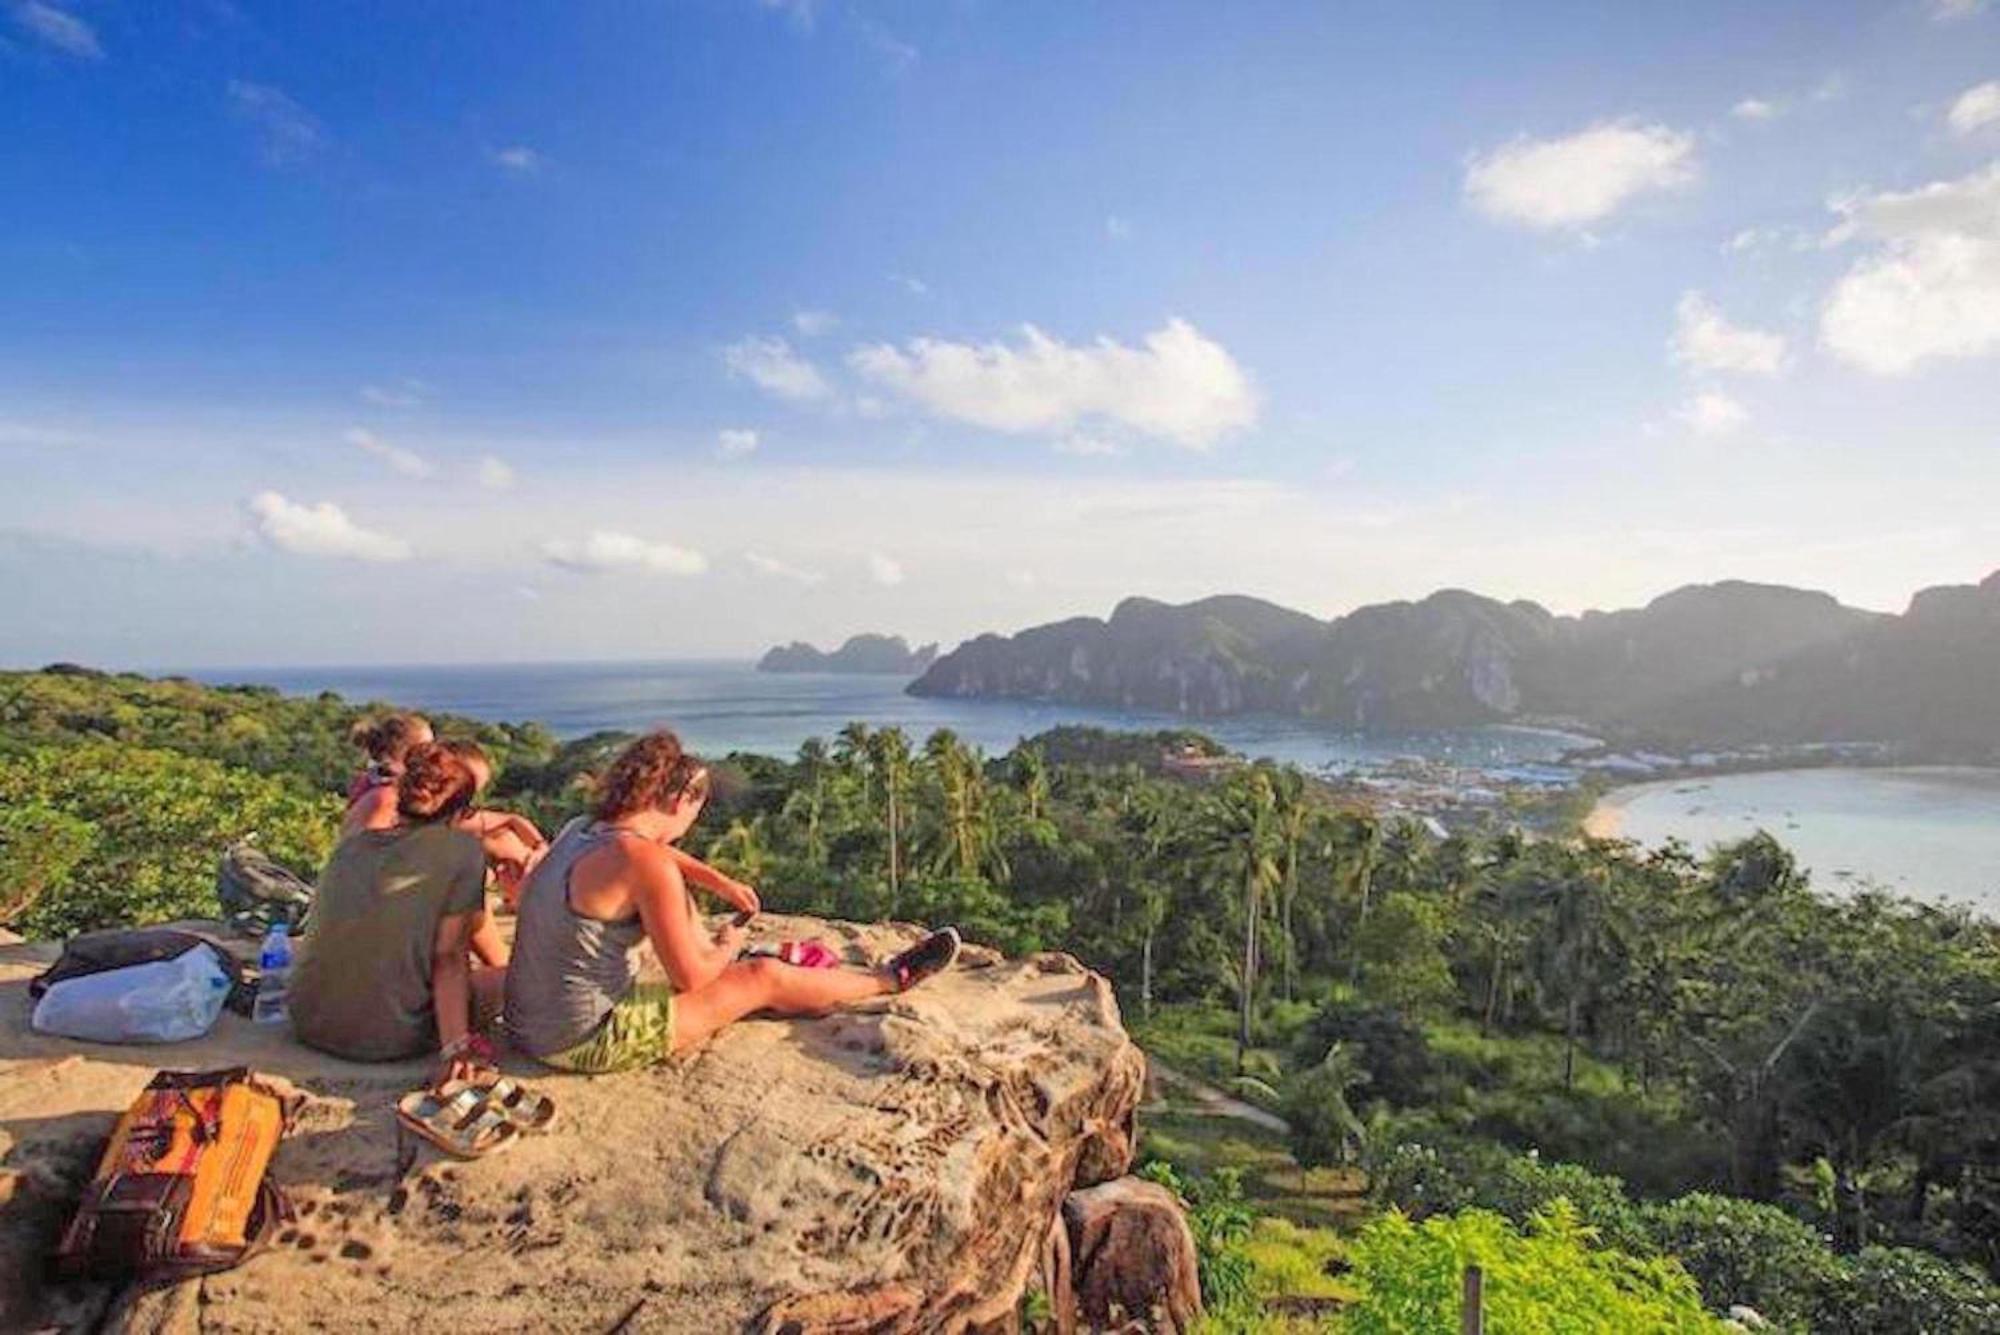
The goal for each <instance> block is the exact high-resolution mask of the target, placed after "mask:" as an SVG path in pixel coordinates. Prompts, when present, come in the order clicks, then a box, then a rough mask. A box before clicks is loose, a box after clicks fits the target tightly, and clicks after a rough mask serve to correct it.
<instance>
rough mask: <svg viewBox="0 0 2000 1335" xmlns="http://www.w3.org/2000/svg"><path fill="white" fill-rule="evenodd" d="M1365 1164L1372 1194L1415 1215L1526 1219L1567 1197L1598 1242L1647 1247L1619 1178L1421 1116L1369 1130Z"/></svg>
mask: <svg viewBox="0 0 2000 1335" xmlns="http://www.w3.org/2000/svg"><path fill="white" fill-rule="evenodd" d="M1367 1166H1368V1173H1369V1189H1370V1191H1371V1192H1372V1193H1373V1194H1374V1196H1375V1199H1376V1201H1377V1202H1378V1203H1380V1204H1382V1205H1386V1206H1393V1207H1394V1208H1396V1209H1398V1210H1401V1211H1403V1212H1404V1213H1406V1214H1409V1215H1412V1216H1415V1217H1418V1218H1422V1217H1425V1216H1428V1215H1434V1214H1450V1213H1453V1212H1455V1211H1459V1210H1464V1209H1469V1208H1478V1209H1484V1210H1491V1211H1494V1212H1496V1213H1498V1214H1500V1215H1501V1216H1503V1217H1505V1218H1507V1219H1509V1220H1512V1221H1513V1222H1514V1223H1517V1224H1525V1223H1526V1222H1527V1221H1528V1220H1530V1219H1532V1218H1533V1217H1534V1216H1535V1215H1537V1214H1539V1213H1542V1212H1545V1211H1547V1210H1548V1209H1549V1208H1550V1207H1551V1206H1553V1205H1554V1204H1555V1202H1556V1201H1558V1200H1565V1201H1568V1202H1569V1204H1570V1206H1571V1208H1573V1209H1574V1210H1575V1211H1576V1213H1577V1216H1578V1218H1579V1219H1580V1220H1581V1221H1582V1223H1583V1224H1584V1225H1585V1226H1586V1227H1588V1228H1591V1229H1593V1230H1595V1231H1596V1233H1597V1235H1598V1236H1599V1237H1601V1238H1602V1239H1603V1240H1604V1241H1606V1242H1608V1243H1610V1244H1612V1245H1614V1246H1618V1247H1624V1248H1627V1249H1629V1250H1647V1249H1648V1248H1647V1241H1648V1238H1647V1233H1646V1231H1645V1229H1644V1227H1643V1224H1642V1222H1641V1219H1640V1215H1639V1210H1638V1207H1636V1206H1635V1205H1634V1204H1633V1203H1632V1201H1631V1199H1630V1198H1629V1197H1628V1196H1627V1195H1626V1194H1625V1184H1624V1183H1623V1182H1621V1181H1620V1180H1619V1179H1617V1178H1615V1177H1611V1176H1608V1175H1606V1174H1603V1173H1594V1172H1592V1171H1591V1170H1589V1169H1588V1168H1584V1167H1581V1166H1580V1165H1577V1164H1572V1163H1552V1162H1549V1161H1547V1160H1544V1159H1543V1158H1542V1157H1541V1156H1539V1155H1537V1154H1534V1153H1528V1154H1520V1153H1517V1152H1515V1151H1513V1150H1509V1149H1507V1148H1506V1147H1504V1146H1501V1145H1495V1144H1493V1143H1492V1142H1490V1141H1484V1140H1462V1139H1457V1138H1455V1137H1451V1136H1449V1135H1444V1136H1439V1135H1437V1134H1436V1133H1435V1131H1434V1129H1433V1128H1431V1127H1428V1126H1426V1125H1425V1124H1424V1123H1423V1122H1421V1121H1417V1122H1414V1123H1412V1122H1409V1121H1406V1120H1403V1119H1383V1120H1382V1121H1380V1122H1378V1123H1377V1125H1376V1126H1375V1127H1374V1128H1371V1130H1370V1132H1369V1156H1368V1165H1367Z"/></svg>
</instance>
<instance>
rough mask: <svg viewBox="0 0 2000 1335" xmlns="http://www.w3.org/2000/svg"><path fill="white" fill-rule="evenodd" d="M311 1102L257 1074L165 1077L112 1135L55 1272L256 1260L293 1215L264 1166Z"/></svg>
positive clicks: (134, 1275)
mask: <svg viewBox="0 0 2000 1335" xmlns="http://www.w3.org/2000/svg"><path fill="white" fill-rule="evenodd" d="M301 1102H303V1100H302V1099H300V1098H299V1096H298V1095H296V1094H288V1093H283V1092H280V1091H279V1090H277V1089H275V1088H273V1087H272V1086H271V1085H270V1084H268V1083H267V1082H265V1081H263V1080H261V1079H259V1078H258V1076H257V1075H256V1074H255V1073H254V1072H252V1071H251V1070H250V1069H249V1068H247V1067H236V1068H233V1069H231V1070H226V1071H202V1072H191V1071H161V1072H159V1073H158V1074H157V1075H155V1076H154V1077H153V1079H152V1081H151V1082H150V1083H148V1084H147V1086H146V1088H145V1089H144V1091H142V1092H141V1093H140V1095H139V1097H138V1098H137V1099H135V1100H134V1101H133V1103H132V1106H131V1107H130V1108H129V1109H127V1110H126V1112H125V1115H124V1116H122V1117H120V1118H119V1119H118V1125H117V1126H116V1127H115V1128H113V1130H112V1132H111V1143H110V1144H109V1145H107V1146H105V1149H104V1157H103V1159H102V1160H100V1161H99V1163H98V1165H97V1174H96V1176H95V1177H93V1178H92V1179H91V1182H90V1185H89V1186H88V1187H87V1188H85V1190H84V1197H83V1203H82V1205H81V1206H79V1207H78V1209H77V1212H76V1217H75V1218H74V1219H72V1220H71V1221H70V1224H69V1227H68V1228H67V1229H65V1230H64V1231H63V1237H62V1243H61V1245H60V1246H59V1247H58V1248H57V1251H56V1263H57V1267H58V1268H59V1269H60V1270H61V1271H62V1272H63V1273H65V1274H69V1275H89V1276H91V1277H94V1278H98V1279H164V1278H179V1277H182V1276H186V1275H195V1274H203V1273H206V1272H209V1271H214V1270H226V1269H228V1268H229V1267H230V1266H233V1265H235V1264H237V1263H238V1262H239V1261H241V1260H243V1259H244V1258H245V1257H246V1256H249V1255H250V1254H251V1253H252V1252H254V1251H255V1250H256V1249H257V1248H258V1247H259V1246H260V1245H261V1244H262V1243H263V1242H264V1241H265V1240H266V1239H267V1238H268V1236H269V1235H270V1233H271V1232H272V1230H273V1229H275V1228H276V1226H277V1225H278V1223H279V1222H280V1221H281V1220H283V1219H287V1218H290V1217H291V1207H290V1205H289V1204H288V1203H287V1202H286V1201H285V1199H284V1197H283V1195H282V1194H281V1193H280V1192H279V1191H278V1188H277V1186H276V1185H275V1184H273V1183H272V1182H270V1181H269V1180H268V1179H267V1178H266V1176H265V1170H266V1169H268V1168H269V1167H270V1164H271V1156H272V1154H273V1153H274V1152H276V1150H277V1148H278V1141H279V1140H280V1139H281V1138H282V1137H283V1136H284V1134H285V1131H286V1130H287V1129H288V1128H289V1126H290V1125H291V1120H292V1117H293V1115H294V1114H295V1113H296V1112H297V1109H298V1105H299V1104H300V1103H301Z"/></svg>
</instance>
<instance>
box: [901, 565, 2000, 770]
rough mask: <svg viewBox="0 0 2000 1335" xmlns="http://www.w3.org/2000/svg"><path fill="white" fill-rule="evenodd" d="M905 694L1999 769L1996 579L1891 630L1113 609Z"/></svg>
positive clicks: (1667, 603) (1758, 598)
mask: <svg viewBox="0 0 2000 1335" xmlns="http://www.w3.org/2000/svg"><path fill="white" fill-rule="evenodd" d="M909 690H910V693H911V694H913V695H919V696H950V697H961V698H995V699H1031V700H1059V701H1064V702H1068V703H1074V704H1089V705H1099V706H1106V707H1112V708H1122V709H1146V710H1159V711H1164V712H1168V713H1175V714H1182V715H1189V716H1196V717H1218V716H1225V715H1233V714H1254V713H1268V714H1280V715H1286V716H1290V717H1299V718H1313V719H1322V720H1325V721H1326V722H1327V723H1329V724H1335V725H1339V726H1345V727H1357V728H1391V729H1399V728H1441V727H1463V726H1470V725H1478V724H1488V723H1509V722H1511V723H1537V724H1554V725H1561V726H1570V727H1576V728H1580V729H1584V730H1588V731H1592V732H1596V733H1598V734H1599V735H1601V736H1604V737H1606V738H1611V739H1617V740H1619V741H1620V742H1621V743H1625V744H1653V745H1659V746H1669V747H1676V746H1677V747H1687V746H1728V745H1739V744H1751V743H1799V742H1827V741H1855V742H1874V743H1881V744H1885V745H1888V746H1893V747H1896V748H1898V749H1899V750H1900V751H1901V752H1902V753H1904V754H1905V755H1906V756H1921V757H1926V758H1936V759H1954V760H1965V761H1971V762H1976V763H1988V764H1991V763H1996V762H2000V572H1996V573H1994V574H1993V575H1990V576H1988V577H1987V578H1986V579H1985V580H1984V581H1983V582H1982V583H1979V584H1977V585H1951V586H1944V587H1939V588H1932V589H1925V590H1923V591H1922V592H1920V593H1918V594H1917V595H1916V596H1915V597H1914V598H1913V599H1912V600H1911V602H1910V605H1909V608H1908V609H1907V610H1906V611H1905V612H1903V613H1902V614H1901V615H1890V614H1884V613H1878V612H1869V611H1863V610H1861V609H1859V608H1854V607H1848V606H1845V605H1843V604H1841V603H1840V602H1839V601H1837V600H1836V599H1834V598H1833V597H1832V596H1831V595H1829V594H1825V593H1818V592H1813V591H1810V590H1805V589H1794V588H1787V587H1784V586H1782V585H1772V584H1751V583H1745V582H1742V581H1728V582H1724V583H1718V584H1703V585H1691V586H1688V587H1686V588H1681V589H1676V590H1674V591H1673V592H1671V593H1667V594H1664V595H1662V596H1660V597H1658V598H1655V599H1654V600H1653V601H1652V602H1650V603H1648V604H1646V605H1645V606H1644V607H1640V608H1632V609H1627V610H1623V611H1615V612H1585V613H1583V614H1582V615H1581V616H1557V615H1555V614H1554V613H1551V612H1550V611H1549V610H1548V609H1546V608H1544V607H1542V606H1541V605H1540V604H1537V603H1533V602H1526V601H1516V602H1500V601H1498V600H1496V599H1492V598H1487V597H1482V596H1481V595H1479V594H1476V593H1468V592H1466V591H1464V590H1460V589H1447V590H1443V591H1441V592H1438V593H1434V594H1432V595H1430V596H1429V597H1428V598H1425V599H1423V600H1422V601H1420V602H1394V603H1381V604H1376V605H1373V606H1369V607H1363V608H1360V609H1358V610H1356V611H1353V612H1350V613H1348V614H1347V615H1346V616H1342V617H1336V618H1334V619H1333V620H1331V621H1321V620H1319V619H1318V618H1315V617H1311V616H1308V615H1306V614H1305V613H1303V612H1296V611H1292V610H1290V609H1288V608H1284V607H1279V606H1277V605H1276V604H1273V603H1268V602H1264V601H1262V600H1260V599H1256V598H1248V597H1241V596H1233V595H1231V596H1221V597H1215V598H1205V599H1202V600H1201V601H1199V602H1193V603H1186V604H1181V605H1178V606H1176V605H1171V604H1167V603H1162V602H1156V601H1154V600H1152V599H1149V598H1128V599H1126V600H1125V601H1123V602H1121V603H1120V604H1118V606H1117V608H1116V609H1115V610H1114V611H1113V612H1112V614H1111V617H1110V619H1109V620H1100V619H1098V618H1096V617H1075V618H1072V619H1070V620H1067V621H1058V622H1053V623H1051V624H1048V625H1043V626H1036V627H1033V628H1031V629H1028V630H1024V631H1021V632H1020V633H1019V634H1016V635H1012V636H1002V635H982V636H980V637H978V638H977V639H974V640H969V641H967V642H966V643H964V644H962V645H960V646H959V647H958V648H957V649H955V650H953V651H952V652H951V653H948V654H946V655H944V656H943V657H941V658H939V659H938V660H937V662H935V663H933V664H932V665H931V667H930V669H929V670H928V671H927V672H925V673H924V674H923V676H921V677H920V678H918V679H917V680H916V681H915V682H913V683H911V685H910V687H909Z"/></svg>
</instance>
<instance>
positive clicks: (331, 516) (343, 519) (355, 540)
mask: <svg viewBox="0 0 2000 1335" xmlns="http://www.w3.org/2000/svg"><path fill="white" fill-rule="evenodd" d="M250 513H251V514H252V515H253V516H254V517H255V518H256V521H257V531H258V533H260V534H261V535H263V538H264V541H266V542H268V543H270V544H271V545H272V546H273V547H277V548H280V549H282V550H284V551H288V552H295V553H297V554H298V555H300V556H329V557H336V558H341V559H344V560H350V561H405V560H408V559H409V556H410V544H409V543H407V542H404V541H403V540H402V539H401V538H392V537H390V536H389V535H388V534H386V533H377V532H375V531H373V530H372V529H365V528H362V527H361V526H360V525H359V524H357V523H355V522H354V521H353V520H351V519H349V518H348V517H347V512H346V511H344V510H342V509H341V508H340V507H339V506H337V505H335V504H334V503H333V502H332V501H321V502H320V503H319V504H318V505H301V504H299V503H297V502H295V501H288V500H286V499H285V498H284V497H283V496H280V495H279V494H278V493H277V492H275V491H264V492H259V493H258V494H257V495H256V496H254V497H252V498H251V501H250Z"/></svg>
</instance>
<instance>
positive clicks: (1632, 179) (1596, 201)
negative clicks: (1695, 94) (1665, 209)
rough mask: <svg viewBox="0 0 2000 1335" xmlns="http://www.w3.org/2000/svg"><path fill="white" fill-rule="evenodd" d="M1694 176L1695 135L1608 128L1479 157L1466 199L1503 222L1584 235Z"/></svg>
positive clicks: (1627, 125)
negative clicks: (1652, 193)
mask: <svg viewBox="0 0 2000 1335" xmlns="http://www.w3.org/2000/svg"><path fill="white" fill-rule="evenodd" d="M1697 170H1698V168H1697V164H1696V162H1695V143H1694V136H1693V135H1690V134H1683V133H1682V132H1680V131H1678V130H1672V129H1668V128H1667V127H1666V126H1664V125H1640V124H1637V123H1634V122H1632V121H1607V122H1604V123H1602V124H1598V125H1593V126H1591V127H1590V128H1589V129H1587V130H1583V131H1580V132H1579V133H1576V134H1573V135H1569V136H1567V137H1565V138H1561V139H1530V138H1527V137H1526V136H1522V137H1520V138H1518V139H1515V140H1514V141H1513V142H1512V143H1509V144H1504V145H1502V146H1501V147H1499V148H1496V149H1494V150H1493V151H1492V152H1490V153H1487V154H1484V155H1482V156H1479V157H1476V158H1474V159H1473V160H1472V163H1471V165H1470V166H1468V167H1467V168H1466V171H1465V193H1466V197H1467V198H1468V199H1470V200H1471V201H1472V205H1473V207H1474V208H1476V209H1478V210H1479V211H1480V212H1481V213H1484V214H1485V215H1486V216H1487V217H1489V218H1495V219H1498V220H1500V221H1502V222H1512V223H1520V224H1522V225H1523V226H1527V227H1544V228H1579V227H1586V226H1588V225H1589V224H1591V223H1595V222H1600V221H1602V220H1603V219H1605V218H1608V217H1610V216H1611V215H1612V214H1613V213H1616V212H1617V211H1618V210H1619V209H1620V208H1621V207H1623V206H1624V205H1625V204H1626V203H1628V202H1630V201H1631V200H1633V199H1635V198H1637V197H1638V196H1640V195H1643V194H1646V193H1648V192H1650V191H1657V190H1672V189H1675V188H1677V187H1680V186H1684V185H1686V184H1688V183H1689V182H1691V181H1693V180H1694V178H1695V175H1696V173H1697Z"/></svg>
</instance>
